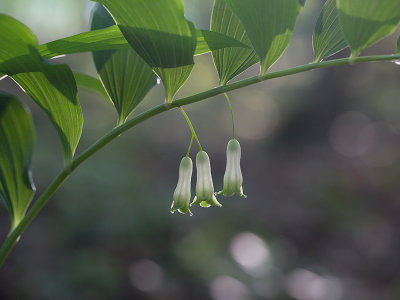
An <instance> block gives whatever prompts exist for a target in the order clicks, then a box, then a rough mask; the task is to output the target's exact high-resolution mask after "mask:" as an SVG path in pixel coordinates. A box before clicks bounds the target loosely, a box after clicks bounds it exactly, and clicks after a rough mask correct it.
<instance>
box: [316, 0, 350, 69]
mask: <svg viewBox="0 0 400 300" xmlns="http://www.w3.org/2000/svg"><path fill="white" fill-rule="evenodd" d="M312 41H313V49H314V56H315V59H314V61H315V62H319V61H321V60H323V59H325V58H327V57H329V56H332V55H334V54H335V53H337V52H339V51H341V50H343V49H344V48H346V47H348V45H347V42H346V41H345V39H344V36H343V33H342V29H341V28H340V24H339V16H338V12H337V9H336V0H327V1H326V3H325V5H324V7H323V8H322V11H321V14H320V15H319V18H318V21H317V24H316V25H315V29H314V33H313V37H312Z"/></svg>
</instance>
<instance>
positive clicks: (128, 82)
mask: <svg viewBox="0 0 400 300" xmlns="http://www.w3.org/2000/svg"><path fill="white" fill-rule="evenodd" d="M113 24H114V20H113V18H112V17H111V15H110V14H109V13H108V12H107V10H106V9H105V8H104V7H103V6H102V5H99V4H98V5H97V6H96V8H95V10H94V13H93V19H92V29H93V30H95V29H99V28H104V27H108V26H110V25H113ZM93 59H94V62H95V65H96V69H97V72H98V73H99V76H100V78H101V81H102V83H103V85H104V87H105V88H106V90H107V93H108V95H109V96H110V99H111V101H112V102H113V103H114V106H115V108H116V110H117V112H118V116H119V119H118V124H122V123H124V121H125V120H126V118H127V117H128V115H129V114H130V113H131V112H132V111H133V110H134V109H135V108H136V106H137V105H138V104H139V103H140V102H141V101H142V100H143V98H144V97H145V96H146V94H147V93H148V91H149V90H150V89H151V88H152V87H153V86H154V85H156V83H157V77H156V75H155V74H154V72H153V70H152V69H151V68H150V66H149V65H148V64H147V63H146V62H145V61H144V60H143V59H142V58H141V57H140V56H139V55H138V54H137V53H136V52H135V51H134V50H133V49H132V48H130V47H129V49H123V50H111V51H98V52H94V53H93Z"/></svg>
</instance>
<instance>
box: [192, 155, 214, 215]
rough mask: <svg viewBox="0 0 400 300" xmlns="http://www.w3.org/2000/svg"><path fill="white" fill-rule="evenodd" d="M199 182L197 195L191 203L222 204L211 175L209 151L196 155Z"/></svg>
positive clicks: (202, 204) (203, 205) (207, 205)
mask: <svg viewBox="0 0 400 300" xmlns="http://www.w3.org/2000/svg"><path fill="white" fill-rule="evenodd" d="M196 168H197V184H196V197H194V199H193V202H192V204H191V205H196V204H200V206H202V207H210V206H211V205H213V206H222V205H221V204H220V203H219V202H218V201H217V198H215V195H214V185H213V180H212V176H211V166H210V158H209V157H208V155H207V153H206V152H204V151H200V152H199V153H197V156H196Z"/></svg>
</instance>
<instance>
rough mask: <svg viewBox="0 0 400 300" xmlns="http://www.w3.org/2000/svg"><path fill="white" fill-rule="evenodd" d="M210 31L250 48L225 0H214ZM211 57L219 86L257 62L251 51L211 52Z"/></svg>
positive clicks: (248, 41)
mask: <svg viewBox="0 0 400 300" xmlns="http://www.w3.org/2000/svg"><path fill="white" fill-rule="evenodd" d="M211 30H212V31H215V32H218V33H221V34H224V35H227V36H230V37H232V38H234V39H236V40H238V41H240V42H242V43H243V44H246V45H249V46H251V43H250V40H249V38H248V36H247V34H246V31H245V30H244V28H243V26H242V24H241V23H240V20H239V19H238V18H237V17H236V16H235V15H234V14H233V13H232V11H231V10H230V9H229V8H228V7H227V6H226V3H225V0H215V3H214V7H213V12H212V16H211ZM212 56H213V60H214V64H215V67H216V68H217V71H218V75H219V81H220V82H219V84H220V85H225V84H226V83H227V82H228V81H229V80H231V79H232V78H234V77H235V76H237V75H239V74H240V73H242V72H243V71H245V70H247V69H248V68H250V67H251V66H252V65H254V64H255V63H257V62H258V57H257V54H256V53H255V52H254V50H253V49H243V48H226V49H223V50H217V51H213V52H212Z"/></svg>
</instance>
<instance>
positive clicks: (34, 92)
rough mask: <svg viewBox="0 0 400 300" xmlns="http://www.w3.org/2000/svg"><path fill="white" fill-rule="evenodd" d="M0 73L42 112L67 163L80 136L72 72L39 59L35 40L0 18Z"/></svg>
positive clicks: (12, 22)
mask: <svg viewBox="0 0 400 300" xmlns="http://www.w3.org/2000/svg"><path fill="white" fill-rule="evenodd" d="M0 41H2V44H1V47H0V72H2V73H5V74H7V75H9V76H11V78H12V79H13V80H14V81H15V82H16V83H17V84H18V85H19V86H20V87H21V88H22V89H23V90H24V91H25V92H26V93H27V94H28V95H29V96H30V97H31V98H32V99H33V100H34V101H35V102H36V103H37V104H38V105H39V106H40V107H41V108H42V109H43V110H44V111H45V112H46V114H47V115H48V116H49V118H50V120H51V121H52V123H53V124H54V126H55V127H56V129H57V131H58V133H59V136H60V138H61V141H62V145H63V150H64V160H65V162H66V163H69V162H70V161H71V159H72V157H73V154H74V152H75V149H76V146H77V144H78V142H79V139H80V136H81V133H82V125H83V118H82V111H81V107H80V104H79V102H78V97H77V88H76V83H75V79H74V76H73V74H72V71H71V70H70V68H69V67H68V66H67V65H52V64H50V63H48V62H46V61H43V59H42V58H41V57H40V55H39V51H38V43H37V40H36V37H35V36H34V35H33V33H32V32H31V31H30V30H29V28H27V27H26V26H25V25H23V24H22V23H20V22H19V21H17V20H15V19H14V18H12V17H9V16H6V15H3V14H0Z"/></svg>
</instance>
